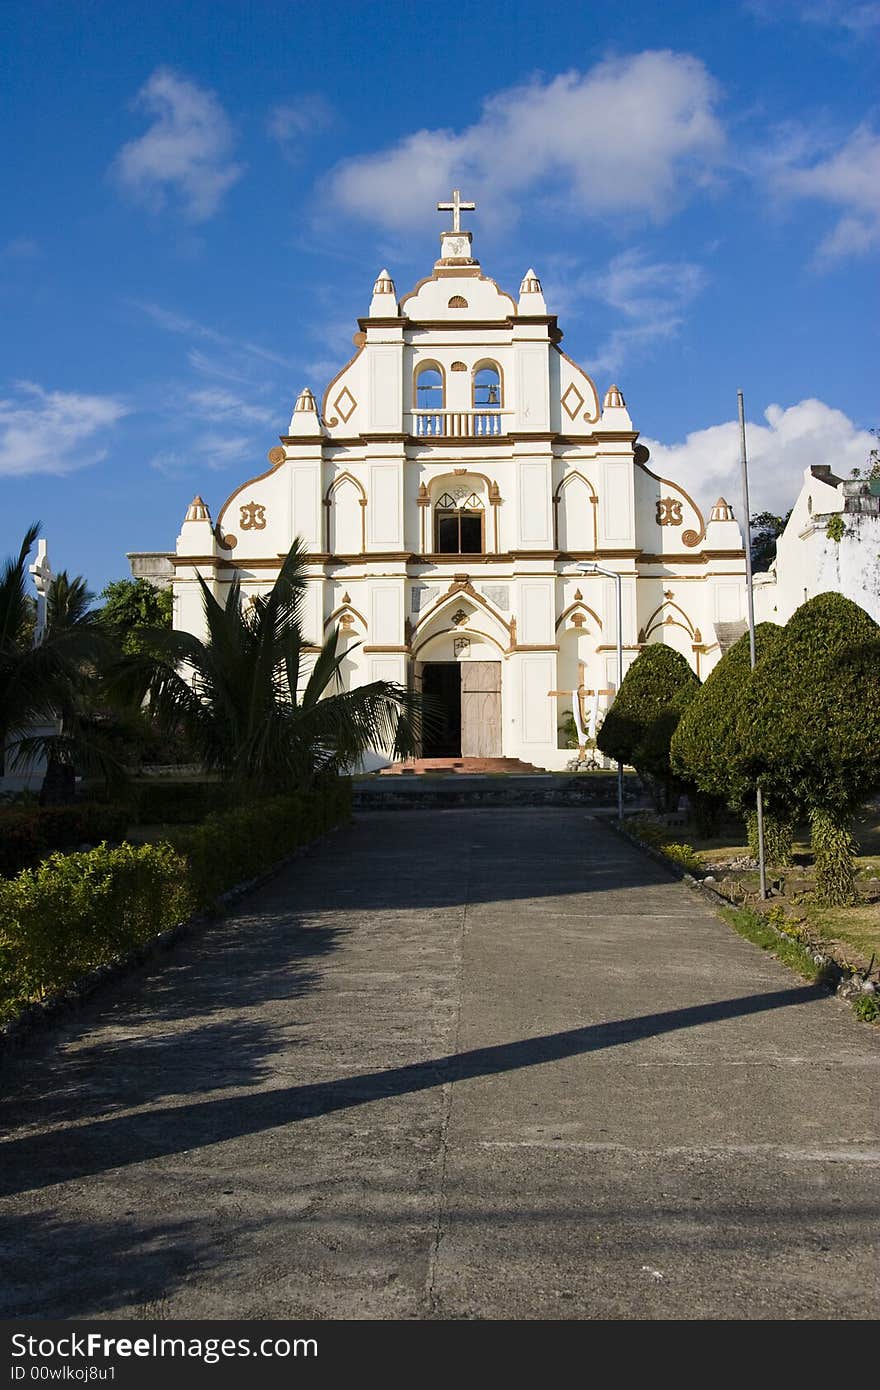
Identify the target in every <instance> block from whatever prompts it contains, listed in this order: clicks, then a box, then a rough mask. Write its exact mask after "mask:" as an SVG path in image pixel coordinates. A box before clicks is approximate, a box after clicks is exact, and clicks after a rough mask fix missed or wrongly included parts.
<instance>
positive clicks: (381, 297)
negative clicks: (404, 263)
mask: <svg viewBox="0 0 880 1390" xmlns="http://www.w3.org/2000/svg"><path fill="white" fill-rule="evenodd" d="M396 317H397V290H396V289H395V287H394V281H393V280H392V278H391V276H390V275H389V274H388V271H387V270H380V271H379V274H378V275H377V276H376V283H375V284H374V285H373V298H372V299H371V300H370V318H371V319H377V318H378V319H393V318H396Z"/></svg>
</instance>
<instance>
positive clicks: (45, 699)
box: [0, 523, 101, 762]
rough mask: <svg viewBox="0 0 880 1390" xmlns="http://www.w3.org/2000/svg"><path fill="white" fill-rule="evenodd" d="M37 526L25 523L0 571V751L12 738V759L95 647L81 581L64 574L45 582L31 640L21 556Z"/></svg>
mask: <svg viewBox="0 0 880 1390" xmlns="http://www.w3.org/2000/svg"><path fill="white" fill-rule="evenodd" d="M39 530H40V527H39V523H34V525H32V526H30V527H29V528H28V530H27V532H26V534H25V537H24V540H23V541H22V545H21V549H20V551H19V553H18V555H17V557H15V558H14V559H10V560H7V562H6V564H5V565H4V567H3V570H2V573H0V756H2V753H3V750H4V749H5V748H7V746H8V744H9V743H10V741H15V742H16V743H17V750H16V755H15V757H16V761H18V762H23V761H26V760H27V759H28V758H29V757H32V756H33V755H34V753H35V752H36V751H37V750H36V748H35V747H34V746H33V744H32V742H31V740H29V739H23V738H22V736H23V735H27V734H28V732H29V731H30V730H31V729H32V728H33V726H34V725H36V724H44V723H47V722H50V721H52V720H54V719H56V718H57V717H58V715H59V712H60V711H61V709H62V707H63V706H64V703H65V700H66V698H67V696H68V693H69V691H70V688H71V684H72V683H73V682H74V681H75V680H76V679H77V675H78V673H79V672H80V670H81V668H82V666H83V663H87V662H88V661H90V660H94V658H95V657H96V655H97V654H98V652H99V650H100V647H101V643H100V639H99V638H98V636H97V633H96V631H95V626H94V623H93V622H92V621H91V620H90V619H89V620H84V609H83V603H84V595H85V594H86V590H85V585H84V584H82V581H79V580H75V581H72V582H71V581H68V580H67V576H66V575H64V576H63V577H62V576H61V575H59V576H57V578H56V580H55V583H54V584H53V585H52V586H51V588H52V592H50V594H49V595H48V604H47V627H46V632H45V635H44V638H43V641H42V642H41V643H40V644H39V646H36V647H35V646H34V645H33V626H34V617H33V613H34V609H33V600H32V599H31V597H30V596H29V594H28V592H27V573H28V572H27V557H28V554H29V552H30V549H31V546H32V545H33V543H34V541H35V540H36V538H37V536H38V535H39ZM62 578H63V582H61V581H62ZM85 607H86V608H87V603H86V605H85Z"/></svg>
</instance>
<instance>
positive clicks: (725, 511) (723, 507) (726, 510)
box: [709, 497, 735, 521]
mask: <svg viewBox="0 0 880 1390" xmlns="http://www.w3.org/2000/svg"><path fill="white" fill-rule="evenodd" d="M734 519H735V518H734V515H733V507H731V505H730V503H729V502H726V501H725V500H724V498H723V497H719V498H718V501H717V502H716V503H715V506H714V507H713V508H712V510H711V512H710V513H709V520H710V521H733V520H734Z"/></svg>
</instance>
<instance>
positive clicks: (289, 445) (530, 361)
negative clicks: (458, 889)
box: [132, 190, 746, 769]
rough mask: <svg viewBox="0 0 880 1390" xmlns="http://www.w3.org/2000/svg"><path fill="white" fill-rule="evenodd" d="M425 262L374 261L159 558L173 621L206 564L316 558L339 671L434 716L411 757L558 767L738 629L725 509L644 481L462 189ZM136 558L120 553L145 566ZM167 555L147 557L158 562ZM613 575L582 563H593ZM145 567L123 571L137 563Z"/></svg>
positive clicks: (253, 579)
mask: <svg viewBox="0 0 880 1390" xmlns="http://www.w3.org/2000/svg"><path fill="white" fill-rule="evenodd" d="M438 207H439V208H441V209H442V210H444V211H448V212H451V221H452V226H451V228H450V229H449V230H448V231H444V232H443V233H442V234H441V236H440V256H439V258H438V259H437V260H436V261H435V263H434V265H433V267H432V268H431V269H430V273H429V274H427V275H426V276H425V278H424V279H422V280H420V281H419V283H418V284H417V285H416V286H415V287H414V288H413V289H411V290H410V291H409V292H408V293H405V294H403V295H399V294H398V290H397V287H396V286H395V283H394V280H393V279H392V277H391V275H390V274H389V273H388V271H387V270H382V271H381V272H380V274H379V275H378V276H377V278H376V280H375V283H374V284H373V289H372V296H371V298H370V301H369V308H368V312H367V314H366V315H365V316H364V317H363V318H360V319H358V320H357V323H358V331H357V332H356V333H355V335H354V347H355V351H354V355H353V356H352V357H351V359H350V361H348V362H347V363H346V364H345V366H343V367H341V368H340V370H339V372H337V374H336V376H335V377H334V378H333V380H332V381H331V382H330V383H329V384H328V385H327V386H326V387H325V388H324V390H323V393H322V394H321V395H316V394H314V393H313V391H312V390H311V389H310V388H309V387H308V386H306V387H304V388H303V390H302V391H301V392H300V394H299V396H298V397H297V399H296V403H295V405H294V408H293V414H292V417H291V420H290V424H289V426H288V428H287V432H286V433H285V434H283V435H281V437H280V443H279V444H277V445H275V446H274V447H273V448H270V449H269V452H268V468H266V469H265V471H262V472H258V473H257V475H256V476H255V477H252V478H248V479H247V480H246V481H244V482H242V483H241V484H240V486H238V487H237V488H236V489H235V491H234V492H233V493H232V494H231V495H230V496H229V497H228V498H227V499H226V501H225V502H224V503H223V505H222V506H221V507H220V510H219V511H218V512H217V514H216V518H214V517H212V515H211V512H210V510H209V508H208V506H207V505H206V503H205V502H204V501H202V499H201V498H200V497H196V498H195V499H194V501H193V502H192V504H191V505H190V507H189V509H188V511H187V513H186V516H185V519H184V522H183V526H182V529H181V533H180V536H179V537H178V540H177V548H176V552H175V553H174V554H173V555H170V556H168V560H169V561H170V565H171V568H172V569H173V577H172V580H171V583H172V588H173V595H174V623H175V626H177V627H179V628H185V629H188V630H190V631H192V632H195V633H201V632H202V630H203V620H202V602H201V596H200V592H199V588H198V584H197V575H198V574H200V575H202V577H203V578H204V579H205V580H206V582H207V583H208V584H209V586H210V587H211V589H212V590H213V592H214V593H215V594H216V595H217V596H218V597H219V598H220V599H221V601H222V598H223V594H224V591H225V590H226V588H227V586H228V584H229V582H230V580H231V579H232V577H233V575H235V574H238V576H239V578H240V581H241V585H242V591H243V593H244V595H245V596H247V595H253V594H257V593H259V592H261V591H262V590H264V589H265V588H267V587H268V586H269V585H270V584H271V582H272V580H273V579H274V577H275V575H276V574H277V572H278V567H279V563H280V560H281V559H282V558H283V556H284V555H285V554H286V552H287V550H288V548H289V546H290V544H291V542H292V540H293V538H294V537H296V536H299V537H301V538H302V540H303V541H304V542H305V543H306V545H307V546H308V548H309V552H310V561H311V563H310V570H309V585H308V592H307V599H306V604H305V627H306V631H307V634H308V635H309V637H310V638H311V639H312V640H313V641H314V642H315V643H316V644H317V643H318V642H319V641H320V640H321V637H322V634H326V632H327V631H328V629H330V628H332V627H333V626H334V625H338V628H339V641H340V643H341V644H342V645H343V646H344V648H345V650H346V656H345V660H344V663H343V668H342V669H343V671H344V679H345V682H346V683H347V684H350V685H352V686H355V685H358V684H362V683H365V682H367V681H373V680H379V679H381V680H393V681H397V682H399V683H401V684H403V685H406V684H411V685H413V686H415V687H416V688H418V689H422V690H424V691H425V692H428V693H430V694H431V695H432V696H434V698H435V699H436V700H437V701H439V702H440V703H441V704H442V707H443V709H444V711H445V717H444V721H443V724H442V727H440V728H438V730H437V731H435V732H434V733H433V734H432V736H431V739H430V741H429V743H428V744H427V746H426V747H425V748H424V749H423V754H424V756H426V757H469V756H471V757H481V758H486V757H490V758H492V757H504V758H516V759H520V760H523V761H526V762H528V763H531V764H534V765H535V766H537V767H542V768H547V769H562V768H564V767H565V766H566V765H567V764H569V763H570V761H571V759H572V757H573V753H572V751H571V747H570V746H569V745H570V731H571V728H572V717H574V722H575V725H576V726H577V727H578V728H579V731H580V738H581V741H582V742H583V741H585V738H586V735H587V734H588V733H589V732H590V731H591V730H592V729H594V728H595V725H596V721H597V718H598V719H601V715H602V713H603V711H604V710H605V709H606V708H607V706H608V704H609V703H610V701H611V700H612V699H613V696H614V691H615V688H616V681H617V657H618V631H617V580H616V578H615V576H616V575H619V576H620V589H621V600H622V609H621V611H622V625H621V633H620V636H621V639H622V648H623V658H624V669H626V666H627V665H628V664H629V663H631V662H632V661H633V660H634V659H635V657H636V656H637V655H638V652H639V651H640V649H641V648H642V647H643V646H644V645H645V644H646V643H649V642H666V643H668V644H669V645H670V646H672V647H674V648H676V650H678V651H680V652H681V653H683V655H684V656H685V657H686V658H687V660H688V661H689V662H690V664H691V666H692V667H693V669H694V670H695V671H696V672H697V674H698V675H699V676H700V677H701V679H704V678H705V677H706V675H707V674H708V673H709V671H710V670H711V669H712V667H713V665H714V664H715V663H716V662H717V661H718V659H719V657H720V655H721V652H722V650H723V649H724V647H725V646H726V644H727V643H728V642H729V640H731V638H732V637H733V636H734V635H738V634H739V633H740V632H741V631H743V630H744V619H745V615H746V580H745V557H744V552H743V543H742V536H741V533H740V529H739V525H738V523H737V521H736V520H735V518H734V514H733V511H732V509H731V507H730V506H729V505H728V503H727V502H725V501H724V499H723V498H719V499H718V501H717V502H716V503H715V505H714V506H713V507H712V508H711V510H710V511H709V512H708V514H704V512H703V511H701V509H700V507H699V506H698V504H697V502H696V501H695V500H694V499H693V498H692V497H691V496H690V495H689V494H688V493H687V492H686V491H685V490H684V489H683V488H682V487H680V486H679V485H678V484H676V483H675V482H674V481H673V480H670V479H667V478H661V477H658V475H657V474H656V473H655V472H653V471H652V469H651V468H650V466H649V454H648V450H647V449H646V448H645V447H644V445H641V444H639V443H638V432H637V431H636V430H635V429H634V428H633V423H632V420H631V418H630V415H629V412H628V410H627V406H626V402H625V400H624V397H623V394H622V392H621V391H620V390H619V389H618V387H617V386H616V385H608V386H607V387H606V389H605V390H604V392H599V391H597V388H596V386H595V385H594V383H593V381H592V380H591V379H590V377H589V376H588V375H587V374H586V372H585V371H583V369H582V368H581V367H579V366H578V364H577V363H576V362H574V361H573V360H572V359H571V358H570V357H568V356H567V355H566V353H565V352H564V350H563V348H562V346H561V344H562V337H563V335H562V330H561V329H560V328H559V326H558V324H557V321H556V316H555V315H554V314H552V313H550V312H548V307H547V305H546V303H545V301H544V294H543V291H542V287H541V281H540V279H539V278H538V276H537V275H536V274H535V272H534V271H533V270H531V269H530V270H528V271H527V272H526V274H525V275H524V277H523V280H522V283H521V284H520V286H519V293H518V295H516V296H514V295H513V294H510V293H508V292H507V291H505V290H503V289H501V288H500V287H499V286H498V285H497V284H496V283H495V281H494V280H492V279H490V278H489V276H487V275H485V274H484V273H483V269H482V267H481V265H480V262H479V261H478V260H477V259H476V258H475V256H474V254H473V244H472V233H471V232H470V231H468V230H464V229H462V227H461V213H462V211H463V210H471V209H473V207H474V205H473V204H472V203H463V202H462V201H461V198H460V195H459V192H458V190H456V191H455V193H454V194H453V199H452V202H451V203H445V204H439V205H438ZM146 558H147V557H145V556H143V557H132V559H133V560H138V559H141V560H145V559H146ZM157 558H158V557H157ZM591 563H592V564H596V565H598V566H599V567H600V568H601V569H602V570H605V571H607V573H604V574H603V573H599V572H598V571H593V572H590V571H589V568H588V566H589V565H590V564H591ZM135 572H137V570H135Z"/></svg>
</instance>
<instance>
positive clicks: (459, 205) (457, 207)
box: [437, 188, 477, 232]
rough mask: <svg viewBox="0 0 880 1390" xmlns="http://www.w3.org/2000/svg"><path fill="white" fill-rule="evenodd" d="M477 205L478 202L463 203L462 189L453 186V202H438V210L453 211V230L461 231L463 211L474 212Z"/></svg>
mask: <svg viewBox="0 0 880 1390" xmlns="http://www.w3.org/2000/svg"><path fill="white" fill-rule="evenodd" d="M476 206H477V205H476V203H463V202H462V201H461V190H460V189H458V188H453V190H452V202H451V203H438V204H437V211H438V212H451V213H452V230H453V231H454V232H460V231H461V214H462V213H463V212H474V211H475V209H476Z"/></svg>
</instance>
